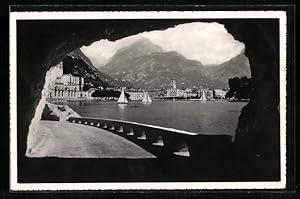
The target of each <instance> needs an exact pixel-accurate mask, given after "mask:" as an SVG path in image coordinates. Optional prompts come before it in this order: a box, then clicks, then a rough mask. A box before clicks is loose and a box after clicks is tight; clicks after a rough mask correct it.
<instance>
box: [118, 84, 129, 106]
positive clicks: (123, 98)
mask: <svg viewBox="0 0 300 199" xmlns="http://www.w3.org/2000/svg"><path fill="white" fill-rule="evenodd" d="M118 104H128V100H127V98H126V95H125V91H124V89H123V88H122V91H121V95H120V97H119V99H118Z"/></svg>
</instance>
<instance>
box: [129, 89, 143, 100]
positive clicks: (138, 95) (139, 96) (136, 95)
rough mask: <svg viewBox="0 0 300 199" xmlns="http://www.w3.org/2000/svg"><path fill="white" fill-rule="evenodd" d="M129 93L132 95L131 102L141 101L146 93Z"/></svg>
mask: <svg viewBox="0 0 300 199" xmlns="http://www.w3.org/2000/svg"><path fill="white" fill-rule="evenodd" d="M127 93H128V94H129V95H130V97H129V99H130V100H140V101H141V100H142V99H143V96H144V93H143V92H140V91H128V92H127Z"/></svg>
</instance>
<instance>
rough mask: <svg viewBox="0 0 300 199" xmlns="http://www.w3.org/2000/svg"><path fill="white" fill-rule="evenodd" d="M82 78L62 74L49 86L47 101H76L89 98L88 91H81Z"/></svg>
mask: <svg viewBox="0 0 300 199" xmlns="http://www.w3.org/2000/svg"><path fill="white" fill-rule="evenodd" d="M83 86H84V78H83V77H77V76H73V75H72V74H63V75H62V76H61V77H58V78H57V79H56V80H55V81H54V82H53V83H52V84H50V85H49V88H48V89H49V92H48V96H47V98H48V99H76V98H87V97H90V94H89V92H88V91H83Z"/></svg>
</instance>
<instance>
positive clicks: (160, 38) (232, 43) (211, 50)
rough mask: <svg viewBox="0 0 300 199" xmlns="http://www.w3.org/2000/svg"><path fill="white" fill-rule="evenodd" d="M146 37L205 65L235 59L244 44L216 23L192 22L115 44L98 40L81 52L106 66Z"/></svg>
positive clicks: (98, 63)
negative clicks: (118, 53)
mask: <svg viewBox="0 0 300 199" xmlns="http://www.w3.org/2000/svg"><path fill="white" fill-rule="evenodd" d="M141 37H146V38H148V39H149V40H150V41H152V42H153V43H155V44H157V45H159V46H161V47H162V48H163V49H164V50H166V51H177V52H179V53H181V54H182V55H184V56H185V57H186V58H188V59H194V60H198V61H200V62H202V63H203V64H204V65H210V64H220V63H223V62H224V61H227V60H229V59H231V58H232V57H234V56H236V55H237V54H239V53H240V52H241V50H243V49H244V44H243V43H241V42H239V41H237V40H235V39H234V38H233V37H232V35H231V34H230V33H228V32H227V30H226V29H225V27H224V26H223V25H222V24H219V23H203V22H194V23H187V24H181V25H178V26H176V27H174V28H169V29H166V30H163V31H151V32H143V33H140V34H137V35H133V36H130V37H126V38H123V39H121V40H117V41H115V42H110V41H108V40H100V41H97V42H94V43H93V44H92V45H90V46H84V47H82V48H81V50H82V51H83V52H84V53H85V54H86V55H87V56H88V57H89V58H90V59H91V61H92V62H93V64H95V65H96V66H99V65H102V64H105V63H106V62H107V61H108V59H109V58H110V57H112V56H113V55H114V53H115V52H116V51H117V50H118V49H120V48H122V47H124V46H127V45H130V44H131V43H133V42H134V41H136V40H137V39H139V38H141Z"/></svg>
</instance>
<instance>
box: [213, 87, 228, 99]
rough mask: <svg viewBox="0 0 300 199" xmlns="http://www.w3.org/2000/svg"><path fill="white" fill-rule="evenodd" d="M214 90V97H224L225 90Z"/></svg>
mask: <svg viewBox="0 0 300 199" xmlns="http://www.w3.org/2000/svg"><path fill="white" fill-rule="evenodd" d="M214 92H215V98H217V99H225V95H226V93H227V91H226V90H223V89H215V90H214Z"/></svg>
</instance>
